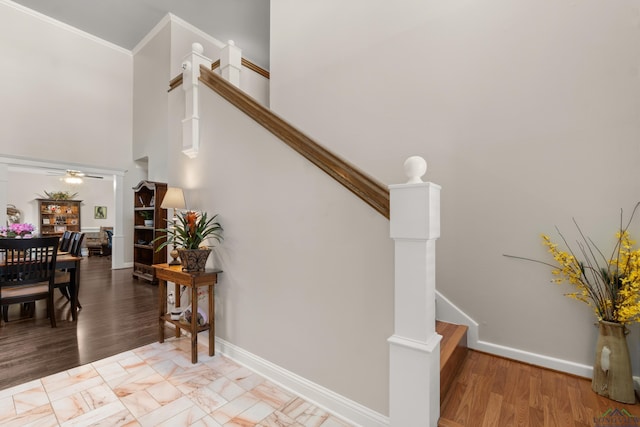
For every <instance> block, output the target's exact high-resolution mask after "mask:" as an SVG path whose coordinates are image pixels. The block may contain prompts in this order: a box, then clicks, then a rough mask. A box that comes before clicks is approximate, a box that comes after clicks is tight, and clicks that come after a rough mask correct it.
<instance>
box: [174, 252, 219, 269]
mask: <svg viewBox="0 0 640 427" xmlns="http://www.w3.org/2000/svg"><path fill="white" fill-rule="evenodd" d="M210 253H211V249H178V255H179V256H180V263H181V264H182V271H204V267H205V264H206V263H207V258H209V254H210Z"/></svg>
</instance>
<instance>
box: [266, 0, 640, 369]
mask: <svg viewBox="0 0 640 427" xmlns="http://www.w3.org/2000/svg"><path fill="white" fill-rule="evenodd" d="M336 10H340V13H336ZM639 18H640V11H639V9H638V4H637V2H633V1H619V2H614V3H611V2H600V1H597V0H585V1H581V2H578V3H576V2H573V1H569V0H562V1H557V2H537V1H533V0H531V1H525V2H511V1H506V0H502V1H497V2H496V1H493V2H489V1H480V2H472V1H462V2H436V1H426V2H425V1H413V0H411V1H409V0H404V1H399V2H393V3H390V2H386V1H381V0H374V1H367V2H364V1H359V2H349V3H348V4H345V2H339V1H337V0H330V1H322V2H296V1H294V0H273V1H272V2H271V75H272V79H271V106H272V108H273V109H274V110H275V111H276V112H277V113H278V114H280V115H282V116H283V117H285V118H287V119H289V120H290V121H291V122H292V123H294V124H295V125H296V126H299V127H300V128H302V129H303V130H305V131H307V132H308V133H310V134H311V135H312V136H313V137H315V138H316V140H318V141H319V142H321V143H322V144H324V145H326V146H327V147H329V148H330V149H333V150H334V151H335V152H337V153H340V154H341V155H343V156H345V157H347V158H348V159H349V160H351V161H352V162H353V163H355V164H356V165H358V166H360V167H361V168H362V169H364V170H365V171H366V172H368V173H369V174H372V175H373V176H375V177H377V178H378V179H379V180H381V181H382V182H385V183H396V182H401V181H402V179H403V177H402V175H401V170H400V169H398V167H397V165H398V164H401V162H402V161H403V160H404V159H405V158H406V157H408V156H410V155H421V156H423V157H425V158H426V159H427V161H428V162H429V164H430V169H429V171H428V173H427V178H428V179H429V180H431V181H433V182H436V183H438V184H441V185H442V186H443V191H442V237H441V238H440V240H439V241H438V258H437V259H438V271H437V281H438V285H437V286H438V289H439V290H440V291H441V292H442V293H443V294H444V295H445V296H447V297H448V298H449V299H450V300H452V301H453V302H454V303H455V304H456V305H458V306H459V307H461V308H462V309H463V310H464V311H465V312H467V314H469V315H470V316H471V317H472V318H474V319H475V320H476V321H477V322H478V323H479V324H480V339H481V340H483V341H487V342H489V343H494V344H499V345H503V346H508V347H513V348H516V349H519V350H523V351H528V352H533V353H539V354H543V355H547V356H549V357H553V358H558V359H562V360H566V361H568V362H570V363H576V364H582V365H592V363H593V357H594V348H595V337H596V328H594V327H593V326H592V324H593V322H594V317H593V316H592V313H591V311H590V309H588V308H587V307H586V306H583V305H581V304H579V303H577V302H576V301H573V300H570V299H568V298H564V297H563V296H562V294H563V293H565V292H567V291H568V288H563V287H556V286H552V285H550V284H549V280H550V273H549V270H547V269H545V268H544V267H541V266H538V265H535V264H531V263H526V262H519V261H515V260H511V259H507V258H505V257H503V256H502V254H504V253H509V254H517V255H524V256H529V257H532V258H536V259H547V260H548V259H549V258H548V255H547V254H546V252H545V250H544V248H543V247H542V245H541V243H540V240H539V234H540V233H542V232H546V233H549V234H553V233H554V225H558V226H559V227H560V228H561V229H562V231H564V232H565V233H566V234H567V235H568V237H569V240H570V241H574V240H575V233H574V231H575V229H574V228H573V225H572V223H571V217H572V216H575V217H576V219H577V220H578V221H580V223H581V225H582V226H583V229H584V230H585V231H587V232H588V233H589V235H590V236H592V237H593V238H594V240H595V241H596V242H598V243H599V244H601V246H602V249H603V250H605V253H607V252H608V250H609V249H610V248H611V247H612V245H613V240H614V232H615V229H616V227H617V225H618V223H619V209H620V208H624V209H625V210H626V212H627V213H630V210H631V208H632V207H633V205H634V204H635V202H636V201H637V200H638V199H639V198H640V191H639V190H640V179H639V178H640V177H639V175H640V172H638V168H637V163H638V154H639V149H640V144H639V143H638V141H640V121H639V120H638V117H640V103H639V102H638V99H640V74H639V73H638V70H639V69H640V26H638V24H637V22H638V20H639ZM631 231H632V233H633V234H634V235H635V236H636V237H637V236H639V235H640V221H636V222H635V224H634V227H633V228H632V230H631ZM556 240H558V239H556ZM386 262H387V263H391V262H392V261H391V260H390V259H389V260H388V261H386ZM376 267H377V268H379V267H380V265H376ZM382 267H383V268H386V267H384V265H383V266H382ZM639 341H640V340H639V337H638V332H637V329H636V330H635V332H634V333H633V334H632V335H631V336H630V337H629V344H630V346H631V348H632V357H633V359H634V374H635V375H639V374H640V342H639Z"/></svg>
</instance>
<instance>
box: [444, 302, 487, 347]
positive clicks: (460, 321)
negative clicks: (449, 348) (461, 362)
mask: <svg viewBox="0 0 640 427" xmlns="http://www.w3.org/2000/svg"><path fill="white" fill-rule="evenodd" d="M436 319H438V320H441V321H443V322H448V323H453V324H456V325H465V326H467V327H468V328H469V329H468V330H467V345H468V346H469V347H471V348H473V347H474V346H475V344H476V343H477V342H478V341H479V338H478V329H479V328H478V323H477V322H476V321H475V320H473V319H472V318H471V317H469V316H467V314H466V313H465V312H464V311H462V310H460V308H458V307H457V306H456V305H455V304H453V303H452V302H451V301H449V300H448V299H447V297H445V296H444V295H442V294H441V293H440V292H438V290H437V289H436Z"/></svg>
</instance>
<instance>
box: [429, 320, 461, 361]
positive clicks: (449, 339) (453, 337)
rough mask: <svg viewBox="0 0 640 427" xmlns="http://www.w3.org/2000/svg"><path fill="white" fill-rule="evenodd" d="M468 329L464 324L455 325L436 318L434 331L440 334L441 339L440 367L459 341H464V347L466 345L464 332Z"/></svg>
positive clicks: (449, 356) (447, 359)
mask: <svg viewBox="0 0 640 427" xmlns="http://www.w3.org/2000/svg"><path fill="white" fill-rule="evenodd" d="M468 329H469V328H468V327H467V326H465V325H455V324H453V323H446V322H441V321H439V320H436V332H437V333H439V334H440V335H442V341H440V369H442V368H443V367H444V365H445V364H446V363H447V362H448V361H449V359H450V358H451V355H452V354H453V353H454V352H455V350H456V349H457V348H458V346H459V345H460V343H461V341H464V344H463V346H464V347H466V346H467V338H466V334H467V330H468Z"/></svg>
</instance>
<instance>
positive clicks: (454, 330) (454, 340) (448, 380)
mask: <svg viewBox="0 0 640 427" xmlns="http://www.w3.org/2000/svg"><path fill="white" fill-rule="evenodd" d="M467 329H468V327H467V326H464V325H454V324H452V323H446V322H440V321H436V332H437V333H438V334H440V335H442V341H440V405H441V406H442V403H443V402H444V401H445V399H446V398H447V393H448V392H449V389H450V388H451V385H452V384H453V382H454V381H455V378H456V376H457V375H458V373H459V372H460V369H461V368H462V364H463V363H464V360H465V358H466V357H467V350H468V349H467ZM442 421H443V420H441V423H440V424H439V425H440V426H447V425H449V424H442Z"/></svg>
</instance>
